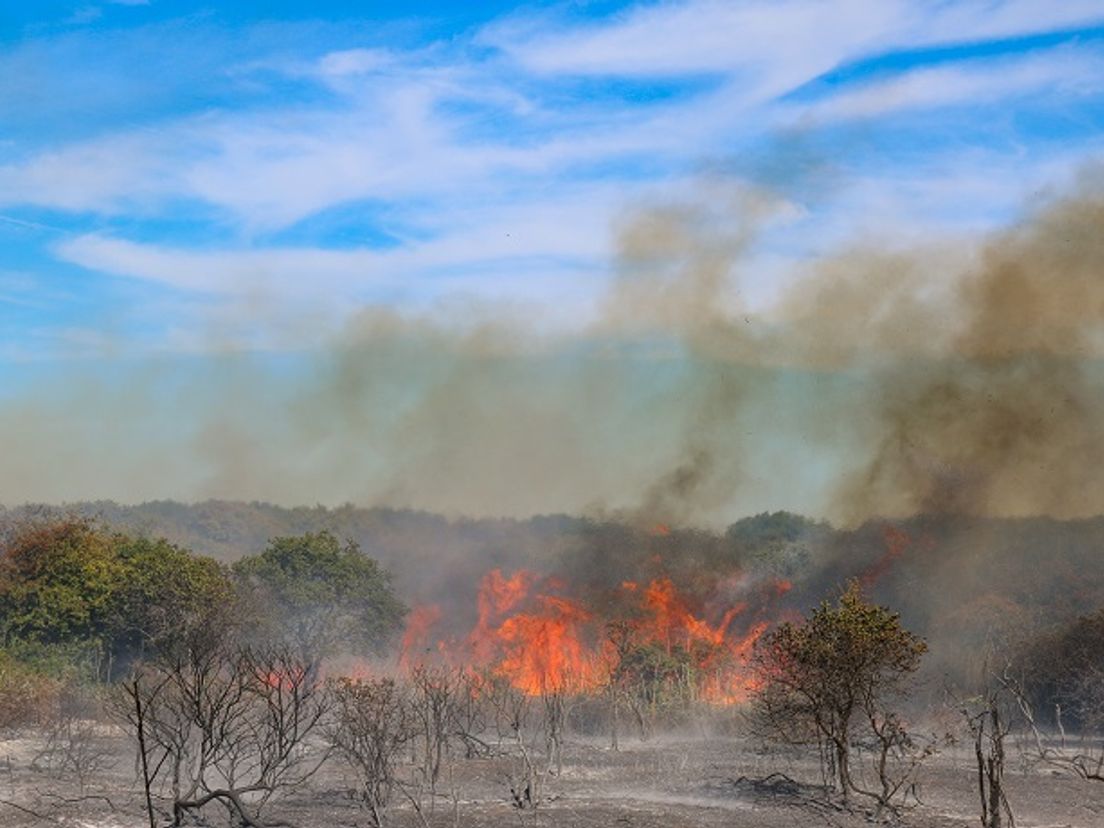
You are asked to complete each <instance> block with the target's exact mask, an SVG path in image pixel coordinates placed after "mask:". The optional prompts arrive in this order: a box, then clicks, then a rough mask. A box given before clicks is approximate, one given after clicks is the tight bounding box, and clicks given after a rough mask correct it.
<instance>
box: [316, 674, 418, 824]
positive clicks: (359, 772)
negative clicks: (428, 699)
mask: <svg viewBox="0 0 1104 828" xmlns="http://www.w3.org/2000/svg"><path fill="white" fill-rule="evenodd" d="M334 697H335V700H336V706H335V716H334V719H333V721H332V723H331V724H330V726H329V727H328V736H329V739H330V742H331V744H332V745H333V746H334V747H335V748H336V749H337V751H338V752H339V754H340V755H341V756H342V758H343V759H344V760H345V762H346V763H347V764H348V766H349V767H350V768H351V769H352V770H353V772H354V773H355V774H356V777H357V789H356V792H355V793H356V796H357V799H358V800H359V801H360V803H361V804H362V806H363V807H364V808H365V810H366V811H367V812H368V815H369V818H370V819H371V821H372V825H374V826H377V828H378V827H379V826H383V825H385V824H386V817H387V808H388V805H389V804H390V803H391V800H392V796H393V794H394V793H395V790H396V788H397V787H398V785H399V782H398V779H397V766H398V764H399V760H400V756H401V755H402V753H403V752H404V751H405V749H406V748H407V746H408V745H409V743H410V741H411V740H412V739H413V738H414V737H415V734H416V730H415V727H414V724H413V721H412V717H411V713H410V709H409V705H408V701H407V699H406V698H405V694H404V692H403V690H402V688H400V687H399V685H397V684H396V683H395V681H394V680H393V679H342V680H340V681H338V682H337V683H336V685H335V687H334Z"/></svg>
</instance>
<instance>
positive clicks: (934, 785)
mask: <svg viewBox="0 0 1104 828" xmlns="http://www.w3.org/2000/svg"><path fill="white" fill-rule="evenodd" d="M42 747H43V738H42V734H36V733H25V734H22V735H21V736H20V737H18V738H9V739H7V740H4V741H0V826H5V828H8V827H10V828H24V826H26V827H27V828H30V826H42V825H64V826H72V827H73V828H78V826H80V827H81V828H131V827H132V826H133V828H140V827H141V826H146V825H148V821H147V819H146V816H145V813H144V811H143V805H142V800H141V796H140V789H139V787H138V786H137V784H136V778H135V773H134V760H133V754H132V753H131V751H130V746H129V743H128V742H127V740H126V739H125V737H124V736H123V735H122V734H120V733H117V732H115V731H113V730H111V729H110V728H108V727H103V728H101V729H100V730H99V732H98V736H97V737H96V749H95V750H93V751H89V754H90V755H93V756H96V755H99V754H100V753H101V752H102V754H103V756H102V757H101V758H102V759H103V760H104V761H102V762H100V764H102V765H103V766H102V767H100V768H99V769H95V770H92V771H91V772H90V773H88V775H87V779H86V780H85V783H84V785H83V788H82V786H81V784H80V783H79V781H78V779H77V777H76V774H75V773H74V772H73V771H72V770H71V769H70V770H65V771H60V770H57V769H51V768H50V767H47V766H46V765H48V764H49V763H48V762H46V761H45V760H43V759H39V761H38V762H37V767H36V763H35V761H34V760H35V756H36V754H38V753H39V752H40V751H41V749H42ZM971 763H972V756H971V755H970V754H969V753H968V752H966V751H964V750H962V749H961V748H958V749H955V750H950V751H944V752H942V753H941V754H939V755H938V756H937V757H934V758H933V759H931V760H930V761H929V763H928V764H927V765H926V766H925V767H924V769H923V770H922V772H921V774H920V776H919V785H918V787H917V794H918V796H919V800H920V801H919V803H913V804H912V805H911V806H910V807H909V808H908V809H907V810H905V811H904V812H903V813H902V815H901V816H900V818H899V820H897V821H898V822H899V823H900V824H902V825H905V826H916V827H917V828H953V827H954V826H977V825H978V824H979V823H978V817H977V793H976V787H975V786H976V780H975V777H974V770H973V766H972V764H971ZM89 764H96V763H95V762H89ZM1011 764H1013V767H1010V768H1009V771H1008V777H1007V780H1006V782H1007V787H1008V794H1009V799H1010V800H1011V804H1012V807H1013V810H1014V812H1015V816H1016V824H1017V825H1018V826H1021V828H1043V827H1044V826H1046V828H1057V826H1070V828H1101V826H1104V783H1099V782H1086V781H1083V780H1079V779H1074V778H1070V777H1063V776H1055V775H1052V774H1048V773H1045V772H1042V771H1038V770H1027V769H1024V768H1022V767H1019V766H1018V763H1017V762H1016V761H1015V760H1012V763H1011ZM519 768H520V765H519V760H518V759H517V758H516V757H514V758H511V757H509V756H499V757H496V758H486V759H473V760H458V761H456V762H454V763H453V764H452V766H451V782H450V780H449V779H448V778H446V779H445V780H444V781H442V783H441V785H440V789H441V794H442V795H441V796H440V798H439V800H438V801H437V804H436V807H435V809H434V812H433V813H432V814H428V815H427V820H428V822H429V824H430V825H433V826H452V825H460V826H563V828H569V827H570V828H574V827H575V826H578V828H601V827H602V826H626V827H629V828H653V826H654V828H661V827H662V828H671V827H672V826H727V827H728V828H743V827H744V826H746V827H747V828H775V827H777V828H801V827H803V826H821V825H822V826H828V827H829V828H832V827H833V826H834V827H836V828H850V826H859V825H869V824H870V823H871V821H872V819H871V816H872V815H871V814H870V813H869V812H865V811H862V810H858V811H855V812H847V811H844V810H840V809H838V808H837V807H834V806H832V805H829V804H826V803H825V802H824V801H823V798H822V797H820V796H819V791H818V789H817V788H816V785H817V782H818V780H819V775H818V772H817V769H816V765H815V763H814V762H813V761H812V760H811V758H809V757H802V756H799V755H796V754H792V753H790V754H786V753H784V752H780V751H770V752H764V751H763V750H762V749H760V748H757V747H756V746H755V745H753V744H752V743H750V742H746V741H743V740H738V739H722V738H709V737H705V738H688V737H687V738H655V739H653V740H651V741H648V742H640V741H638V740H629V741H628V742H627V743H625V744H623V745H622V749H621V750H620V751H617V752H614V751H611V750H610V749H609V747H608V744H606V743H605V742H604V741H598V740H583V739H575V740H572V741H570V742H569V744H568V746H567V749H566V752H565V756H564V766H563V772H562V773H561V774H560V775H558V776H551V777H549V778H547V779H546V780H545V782H544V800H545V801H543V802H542V803H541V804H540V806H539V807H538V808H537V809H536V810H525V811H519V810H517V809H515V808H514V807H512V805H511V804H510V794H509V785H510V779H511V778H516V777H517V774H518V772H519ZM772 774H775V775H774V776H772ZM447 776H448V775H446V777H447ZM350 787H351V780H350V778H349V777H348V775H347V771H345V770H344V769H343V768H342V767H341V765H340V763H338V762H336V761H335V762H332V763H331V764H330V765H328V766H327V767H326V768H325V769H324V770H323V772H322V773H320V774H319V775H317V776H316V777H314V779H312V781H311V783H310V784H309V785H307V786H304V787H302V788H301V789H298V790H295V791H291V792H288V793H287V794H286V795H284V796H282V797H281V798H280V799H279V800H278V801H274V802H273V803H271V804H270V806H269V809H268V811H267V815H268V816H269V817H270V818H274V819H280V820H287V821H288V822H290V823H294V824H295V825H298V826H303V828H306V827H307V826H354V825H368V824H369V820H368V818H367V816H366V814H365V813H364V812H363V811H361V810H360V808H359V807H358V805H357V803H356V802H355V801H353V800H352V799H351V798H350V796H349V793H348V791H349V789H350ZM453 792H454V793H453ZM427 807H428V803H427ZM388 817H389V821H390V824H394V825H397V826H416V825H422V824H423V823H422V822H421V821H420V820H419V818H418V817H417V814H415V812H414V810H413V809H412V808H411V807H410V805H409V804H408V803H402V802H400V803H398V804H396V805H395V806H394V807H393V808H392V809H391V810H390V812H389V814H388ZM195 824H210V825H220V824H225V821H224V820H222V819H221V813H220V812H219V811H218V809H217V808H212V809H211V811H210V822H209V823H195Z"/></svg>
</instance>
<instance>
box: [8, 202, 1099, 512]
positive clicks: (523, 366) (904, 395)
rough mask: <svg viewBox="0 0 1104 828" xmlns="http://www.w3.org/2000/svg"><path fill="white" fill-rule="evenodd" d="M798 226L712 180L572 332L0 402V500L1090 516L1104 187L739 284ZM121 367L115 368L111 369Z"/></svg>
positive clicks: (410, 347) (498, 314)
mask: <svg viewBox="0 0 1104 828" xmlns="http://www.w3.org/2000/svg"><path fill="white" fill-rule="evenodd" d="M793 209H794V208H793V207H792V205H790V204H789V203H788V202H787V201H786V200H785V199H783V198H781V197H779V196H777V195H774V194H771V193H766V192H763V191H761V190H749V189H748V188H746V187H740V186H727V185H724V184H717V183H712V184H709V185H706V186H704V187H703V188H702V190H701V192H700V193H699V194H698V195H697V197H695V198H691V199H687V200H685V201H683V202H682V203H677V204H661V205H658V206H655V207H652V208H648V209H643V210H638V211H637V212H636V213H635V214H634V215H632V216H631V217H629V219H628V220H627V221H625V222H624V224H623V226H622V227H621V228H620V230H619V233H618V237H617V239H618V249H619V255H618V259H617V263H616V278H615V279H614V282H613V284H612V286H611V288H610V290H609V292H608V294H607V295H606V296H605V297H604V299H603V300H602V301H601V303H600V305H599V312H598V314H597V321H595V322H592V323H587V324H580V325H579V326H578V328H577V329H576V330H575V331H572V332H571V333H569V334H564V333H560V334H544V335H541V334H537V333H535V332H534V331H535V330H539V329H540V327H541V326H540V319H539V318H536V317H535V316H533V315H531V312H528V311H525V310H524V309H518V308H514V307H503V306H498V305H495V304H493V303H492V304H485V305H482V306H477V305H467V306H453V307H450V308H449V309H447V311H446V312H441V313H429V314H426V315H424V316H421V317H412V316H409V315H401V314H397V313H394V312H387V311H381V310H378V309H372V308H368V309H365V310H364V311H363V312H361V313H360V314H358V315H356V316H355V317H354V318H353V320H352V321H351V322H349V323H348V324H347V326H346V327H345V329H344V330H343V331H342V332H341V333H340V335H338V336H336V337H335V338H334V340H333V341H332V342H331V345H330V347H328V348H324V349H320V350H316V351H312V352H310V353H307V354H300V355H299V356H298V357H297V358H296V360H295V361H293V362H294V364H292V365H290V366H281V365H279V364H274V363H273V362H272V361H271V360H267V359H266V358H265V357H263V356H258V357H251V356H249V355H248V354H242V353H238V354H236V355H234V356H233V357H232V358H231V357H211V358H209V365H208V367H207V368H205V369H203V370H200V369H196V368H195V367H194V366H193V367H192V368H190V369H189V370H190V372H191V373H185V374H180V375H179V376H182V377H184V379H173V377H175V376H177V375H178V374H179V372H178V371H176V370H175V367H174V365H173V364H172V360H171V358H169V357H165V358H163V359H162V360H160V361H159V363H158V364H157V365H153V366H150V365H146V366H143V367H142V368H140V369H137V370H134V371H131V372H129V373H126V372H124V371H121V369H120V370H118V371H116V372H115V373H114V374H113V375H112V379H111V380H110V381H108V380H105V379H97V375H96V374H95V372H94V371H91V370H88V369H87V366H83V365H82V366H81V367H80V369H79V372H74V373H75V374H77V373H79V375H80V379H79V381H78V380H77V379H76V378H73V379H72V380H70V381H66V382H63V383H61V384H59V385H57V386H54V387H51V388H49V389H48V392H49V393H46V392H45V391H36V392H34V393H27V394H24V395H22V396H17V397H14V398H13V397H9V398H8V400H7V401H5V402H0V434H2V436H3V438H4V444H5V446H7V447H8V448H7V449H6V451H7V456H6V457H5V471H4V473H3V474H2V475H0V501H5V502H8V503H16V502H21V501H25V500H33V499H39V500H53V501H56V500H61V499H77V498H95V497H113V498H116V499H120V500H131V501H135V500H146V499H150V498H154V497H176V498H182V499H193V498H197V497H225V498H238V499H258V500H270V501H273V502H277V503H282V504H299V503H319V502H320V503H327V504H337V503H341V502H345V501H352V502H355V503H360V504H365V505H373V504H386V505H396V506H412V507H420V508H428V509H433V510H439V511H443V512H446V513H450V514H461V513H465V514H473V515H514V516H522V515H528V514H532V513H539V512H553V511H564V512H586V511H590V512H602V513H611V512H612V513H616V514H622V515H624V514H629V515H633V516H639V518H640V519H641V520H642V521H645V522H646V524H647V525H649V526H650V525H653V524H654V523H660V522H661V523H671V524H680V523H711V524H715V525H716V524H721V525H723V524H724V523H726V522H728V521H730V520H732V519H733V518H735V517H738V516H740V515H743V514H748V513H750V512H755V511H762V510H766V509H778V508H790V509H793V510H795V511H803V512H806V513H812V514H817V515H826V516H829V517H832V518H835V519H839V520H843V521H846V522H852V521H857V520H861V519H864V518H866V517H869V516H874V515H905V514H914V513H919V512H938V513H954V514H975V515H1029V514H1046V515H1051V516H1055V517H1071V516H1078V515H1088V514H1096V513H1099V512H1101V511H1104V475H1102V474H1100V473H1099V471H1098V469H1099V467H1100V465H1101V461H1102V460H1104V368H1102V356H1104V242H1102V239H1104V198H1102V197H1101V195H1100V194H1099V190H1098V189H1086V190H1084V191H1081V192H1077V193H1074V194H1072V195H1070V196H1067V197H1065V198H1063V199H1060V200H1055V201H1052V202H1050V203H1048V204H1044V205H1042V206H1040V207H1038V208H1036V209H1035V210H1033V211H1032V212H1031V213H1030V214H1029V215H1027V216H1026V217H1025V218H1024V219H1023V220H1022V221H1021V222H1019V223H1018V224H1016V225H1015V226H1013V227H1010V228H1007V229H1005V230H1003V231H1001V232H998V233H995V234H993V235H992V237H991V238H987V239H981V240H976V241H974V242H969V241H967V240H962V239H954V240H947V241H945V242H941V243H939V244H930V245H926V246H924V247H922V248H915V249H899V248H892V247H890V246H888V245H880V244H879V243H878V242H877V240H870V239H867V240H864V243H863V244H862V245H861V246H860V245H856V246H854V247H852V248H850V249H846V250H842V251H839V252H837V253H835V254H834V255H831V256H825V257H822V258H820V259H818V260H816V261H812V262H809V263H808V264H807V265H806V266H805V268H804V275H803V278H801V279H799V280H798V281H797V282H796V283H795V284H794V285H793V286H792V287H790V288H788V289H787V290H786V291H785V292H784V295H782V297H781V298H780V299H779V300H778V301H777V302H776V303H775V304H774V305H773V306H771V307H770V308H768V309H766V310H762V311H760V312H758V313H752V312H751V311H750V310H749V309H748V308H747V306H746V303H745V302H744V301H743V299H742V296H741V286H742V285H744V284H746V283H747V282H748V281H749V280H755V279H756V278H758V274H756V273H755V272H752V270H751V268H752V264H751V263H752V262H753V261H754V256H753V255H751V254H752V253H754V247H755V244H756V242H757V240H758V239H759V236H760V232H761V229H762V227H763V225H764V223H766V222H770V221H771V220H772V219H773V218H774V217H777V216H778V215H779V214H785V213H786V212H787V211H791V210H793ZM121 373H122V374H126V376H121V375H120V374H121Z"/></svg>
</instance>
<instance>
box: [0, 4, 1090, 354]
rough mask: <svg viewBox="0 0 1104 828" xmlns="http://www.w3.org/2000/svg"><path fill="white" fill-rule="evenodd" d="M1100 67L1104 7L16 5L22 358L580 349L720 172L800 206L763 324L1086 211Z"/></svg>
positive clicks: (0, 78)
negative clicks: (657, 242)
mask: <svg viewBox="0 0 1104 828" xmlns="http://www.w3.org/2000/svg"><path fill="white" fill-rule="evenodd" d="M1102 69H1104V6H1101V4H1100V3H1099V2H1084V0H1070V2H1065V3H1061V4H1050V3H1041V2H1035V1H1032V2H1025V1H1024V0H1003V1H1002V0H987V1H986V2H906V0H876V2H875V0H864V1H860V0H848V1H847V2H834V3H826V2H816V1H815V0H783V2H769V3H768V2H713V0H689V1H688V2H664V3H636V4H633V3H628V4H626V3H613V2H602V3H587V2H575V3H559V4H540V3H538V4H528V5H515V4H507V3H477V2H473V3H463V4H457V3H445V2H436V3H434V2H415V3H404V4H394V3H339V2H322V3H311V4H304V3H292V2H273V3H263V4H252V3H224V4H221V5H218V4H210V3H205V2H170V1H169V0H149V2H141V0H115V2H86V3H81V2H60V1H59V2H54V1H53V0H51V1H50V2H41V3H34V4H5V8H4V9H3V10H0V237H2V243H3V247H2V248H0V249H2V250H3V253H2V254H0V314H2V317H3V321H4V324H3V327H2V330H3V334H2V338H0V359H2V360H3V361H4V362H5V363H7V364H9V365H13V366H14V364H15V363H20V362H23V361H26V360H44V359H57V358H71V357H74V356H82V357H87V356H90V355H99V356H111V355H117V354H120V353H123V354H129V355H133V353H135V352H141V351H142V350H146V349H152V350H159V351H165V350H168V351H172V350H174V349H180V350H185V351H194V350H196V349H200V350H202V348H203V347H204V339H205V337H207V336H208V335H209V331H210V329H211V327H212V325H215V326H216V327H217V326H219V325H222V324H223V323H222V322H219V321H217V320H220V319H223V320H234V321H233V322H226V323H225V325H224V328H225V330H223V335H224V338H225V337H228V338H231V339H236V340H240V343H241V345H242V347H257V348H295V347H302V346H309V344H310V343H309V342H302V341H300V340H299V339H298V338H297V334H296V333H295V330H294V329H295V328H297V327H299V326H297V325H296V324H295V320H296V318H309V319H310V320H312V322H311V325H312V326H314V324H315V322H317V321H319V320H325V323H324V324H323V325H322V326H321V327H323V328H325V327H327V326H334V325H340V324H341V319H342V318H343V314H345V313H347V312H348V311H349V309H351V308H355V307H358V306H360V305H362V304H384V305H394V306H398V307H407V306H414V307H421V306H425V305H426V304H431V303H433V302H435V301H438V300H439V299H440V298H441V297H447V296H468V297H475V298H476V299H485V298H488V297H489V298H492V299H502V298H507V299H510V300H515V301H517V302H520V303H535V304H537V305H549V304H552V305H555V306H556V307H557V308H558V309H559V313H560V315H561V316H563V317H564V318H565V319H568V320H570V319H571V318H572V317H573V316H578V317H581V316H583V315H585V313H586V312H587V311H586V308H587V307H588V302H591V301H592V300H593V298H594V297H595V296H597V295H599V294H600V293H601V291H602V289H603V284H604V280H606V279H607V278H608V275H609V273H610V271H611V267H612V262H613V261H614V257H615V250H614V239H615V237H616V229H617V227H618V222H619V221H622V220H623V219H624V217H625V216H626V215H627V214H629V213H631V211H632V210H633V209H634V207H635V206H636V205H639V204H641V203H654V202H661V201H663V200H664V199H666V198H676V197H677V194H678V193H681V192H685V190H686V188H688V187H691V188H692V187H694V186H696V184H695V182H698V181H700V180H701V178H702V177H703V176H705V177H709V176H711V175H718V174H723V175H725V176H730V177H735V178H742V179H746V180H747V181H749V182H752V183H754V184H756V185H758V186H766V187H771V188H777V189H778V190H780V191H781V192H783V193H784V194H785V196H786V198H788V199H790V200H791V201H792V204H793V206H794V208H795V209H794V211H792V212H791V214H790V218H789V219H788V220H787V221H786V222H783V223H781V225H780V226H777V227H772V228H771V230H770V232H769V233H767V234H766V235H767V238H765V239H764V240H763V242H762V244H761V250H760V251H759V252H760V253H761V254H762V256H763V267H762V268H760V269H758V270H757V272H758V274H759V275H757V276H756V275H753V276H750V277H748V280H749V282H750V283H749V284H746V285H745V286H744V288H745V290H746V293H747V295H748V296H749V297H751V301H753V302H754V301H755V300H756V297H758V298H759V299H760V300H761V301H767V300H769V297H770V296H771V291H772V287H771V285H772V283H773V282H776V281H783V282H784V281H785V279H786V269H787V268H788V267H789V266H790V265H791V264H792V263H793V262H794V261H800V260H801V259H802V257H805V256H807V255H810V253H815V252H816V251H817V250H818V249H819V248H822V247H826V246H831V245H835V244H840V243H846V241H847V240H848V239H850V238H854V237H856V236H862V235H864V234H868V233H869V232H870V231H871V229H872V228H876V229H878V230H879V231H880V232H881V233H882V234H883V235H884V236H885V237H886V238H900V239H902V240H903V241H904V242H908V241H909V240H915V239H918V238H923V237H926V236H929V235H937V234H939V233H943V232H947V231H948V230H950V231H954V232H968V231H971V230H974V229H978V228H983V227H986V226H988V225H991V224H993V223H997V222H1000V221H1005V220H1007V219H1008V218H1009V217H1010V216H1013V215H1015V214H1016V212H1017V211H1018V210H1020V209H1022V207H1023V205H1024V204H1025V201H1026V200H1029V199H1030V198H1031V197H1032V195H1033V194H1037V193H1039V192H1043V191H1046V190H1048V188H1060V187H1066V186H1069V183H1070V181H1071V180H1073V179H1075V178H1076V176H1077V175H1078V171H1079V170H1081V169H1082V168H1083V167H1084V165H1085V164H1087V163H1092V161H1093V159H1094V158H1095V157H1096V155H1097V153H1098V152H1099V149H1100V143H1101V142H1100V126H1101V123H1102V116H1104V89H1102V86H1104V71H1102ZM810 170H813V172H812V173H810ZM718 171H723V173H718ZM752 270H756V269H755V268H752ZM257 297H260V299H259V300H258V299H257ZM253 300H257V301H260V302H261V304H262V305H263V306H264V307H265V309H266V312H265V313H264V314H258V315H256V316H255V317H250V315H249V314H242V313H239V312H238V309H239V308H240V305H241V303H243V302H247V301H253ZM212 320H216V321H215V322H213V321H212ZM316 329H317V327H316ZM13 370H14V367H13Z"/></svg>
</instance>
